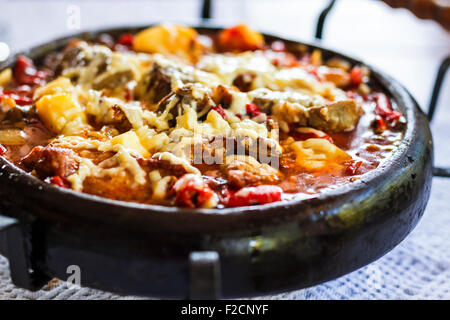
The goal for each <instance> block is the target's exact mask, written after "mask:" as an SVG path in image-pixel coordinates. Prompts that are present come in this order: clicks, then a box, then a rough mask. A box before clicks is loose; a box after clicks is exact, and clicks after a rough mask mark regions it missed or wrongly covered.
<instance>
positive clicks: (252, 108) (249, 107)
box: [245, 103, 262, 118]
mask: <svg viewBox="0 0 450 320" xmlns="http://www.w3.org/2000/svg"><path fill="white" fill-rule="evenodd" d="M245 110H246V111H247V114H248V115H249V116H250V117H252V118H253V117H256V116H257V115H260V114H261V113H262V112H261V110H259V107H258V106H257V105H256V104H254V103H248V104H246V105H245Z"/></svg>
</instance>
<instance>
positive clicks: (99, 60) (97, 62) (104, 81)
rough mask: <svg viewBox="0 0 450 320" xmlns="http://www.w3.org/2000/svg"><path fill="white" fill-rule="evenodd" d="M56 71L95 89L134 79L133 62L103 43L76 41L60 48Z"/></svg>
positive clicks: (117, 84) (118, 84) (121, 83)
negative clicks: (60, 53) (60, 52)
mask: <svg viewBox="0 0 450 320" xmlns="http://www.w3.org/2000/svg"><path fill="white" fill-rule="evenodd" d="M60 59H61V60H60V63H59V66H58V67H57V73H58V74H61V75H63V76H65V77H68V78H70V79H71V80H72V81H74V82H76V83H79V84H85V85H86V84H88V85H90V86H91V87H92V88H93V89H95V90H101V89H115V88H117V87H121V86H124V85H125V84H126V83H128V82H130V81H131V80H134V79H135V78H136V75H135V71H134V70H133V68H132V66H133V63H131V62H129V61H127V58H126V57H125V56H120V55H119V54H117V53H115V52H112V51H111V50H110V49H109V48H108V47H106V46H102V45H89V44H88V43H86V42H84V41H76V42H73V43H71V44H69V46H68V47H67V48H66V49H65V50H64V51H63V54H62V56H61V58H60Z"/></svg>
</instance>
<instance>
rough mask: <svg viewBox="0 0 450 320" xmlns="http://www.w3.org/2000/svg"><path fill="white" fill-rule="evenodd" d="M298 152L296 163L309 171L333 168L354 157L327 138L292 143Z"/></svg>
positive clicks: (296, 152)
mask: <svg viewBox="0 0 450 320" xmlns="http://www.w3.org/2000/svg"><path fill="white" fill-rule="evenodd" d="M291 148H292V150H293V151H294V152H295V154H296V163H297V164H298V165H299V166H301V167H302V168H304V169H305V170H307V171H317V170H325V169H333V168H336V167H339V166H340V164H342V163H344V162H345V161H349V160H351V159H352V157H351V156H350V155H348V154H347V153H346V152H345V151H343V150H341V149H339V148H338V147H337V146H335V145H334V144H332V143H331V142H329V141H328V140H326V139H317V138H312V139H307V140H305V141H297V142H294V143H292V144H291Z"/></svg>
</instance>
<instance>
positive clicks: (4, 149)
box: [0, 144, 6, 156]
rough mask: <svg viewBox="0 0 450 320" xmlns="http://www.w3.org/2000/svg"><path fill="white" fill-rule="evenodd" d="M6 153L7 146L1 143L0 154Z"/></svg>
mask: <svg viewBox="0 0 450 320" xmlns="http://www.w3.org/2000/svg"><path fill="white" fill-rule="evenodd" d="M5 153H6V148H5V147H4V146H2V145H1V144H0V156H2V155H4V154H5Z"/></svg>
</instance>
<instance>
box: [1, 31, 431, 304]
mask: <svg viewBox="0 0 450 320" xmlns="http://www.w3.org/2000/svg"><path fill="white" fill-rule="evenodd" d="M139 29H140V28H120V29H109V30H101V31H95V32H88V33H82V34H76V35H73V36H71V37H67V38H64V39H59V40H55V41H52V42H51V43H47V44H44V45H41V46H37V47H34V48H32V49H30V50H28V51H26V52H24V54H26V55H27V56H29V57H31V58H33V59H36V60H38V61H39V58H40V57H42V56H43V55H44V54H46V53H48V52H50V51H52V50H57V49H60V48H61V47H62V46H64V45H65V44H66V43H67V42H68V41H69V39H70V38H72V37H76V38H83V39H92V38H94V37H96V36H98V35H99V34H100V33H109V34H111V35H113V36H117V35H119V34H122V33H124V32H130V31H131V32H136V31H137V30H139ZM198 30H199V32H201V33H210V32H214V31H216V30H217V29H215V28H198ZM265 37H266V40H267V41H273V40H276V39H279V38H277V37H274V36H270V35H265ZM281 40H284V41H286V43H287V44H288V46H289V45H294V44H297V43H295V42H293V41H289V40H285V39H281ZM307 46H308V47H309V48H310V50H313V49H314V48H318V47H317V46H312V45H307ZM319 49H321V50H322V51H323V54H324V56H325V58H329V57H332V56H333V57H341V58H344V59H347V60H349V61H351V62H352V63H357V64H364V63H362V62H361V61H357V60H355V59H352V58H350V57H347V56H344V55H342V54H339V53H336V52H332V51H329V50H326V49H324V48H319ZM15 58H16V57H11V59H10V60H9V61H7V62H6V63H4V64H2V65H1V66H0V68H1V69H2V68H4V67H7V66H11V65H12V63H13V62H14V61H15ZM365 65H366V64H365ZM370 69H371V71H372V75H373V76H372V78H373V82H374V83H375V85H377V86H380V87H381V88H383V89H384V91H385V92H386V93H387V94H389V95H390V96H391V98H392V99H393V100H394V101H395V103H396V104H397V106H398V108H399V109H400V110H401V112H403V114H404V115H405V117H406V119H407V125H406V131H405V136H404V139H403V141H402V143H401V145H400V146H399V147H398V150H396V151H395V153H394V154H393V155H392V156H391V157H390V158H389V159H388V161H385V162H384V163H383V164H382V165H380V166H379V167H378V168H377V169H375V170H373V171H371V172H369V173H367V174H365V175H363V176H362V178H361V179H360V180H359V181H357V182H353V183H352V184H347V185H343V186H341V187H339V188H337V189H334V190H329V191H326V192H324V193H323V194H320V195H319V196H318V197H317V198H314V199H308V200H294V201H291V202H279V203H272V204H268V205H261V206H252V207H243V208H228V209H220V210H218V209H212V210H203V209H195V210H191V209H180V208H169V207H162V206H156V205H142V204H134V203H126V202H120V201H113V200H108V199H104V198H100V197H96V196H91V195H87V194H81V193H77V192H74V191H71V190H66V189H62V188H58V187H55V186H53V185H50V184H46V183H43V182H41V181H40V180H38V179H37V178H35V177H33V176H31V175H29V174H27V173H26V172H24V171H22V170H20V169H18V168H17V167H15V166H13V165H12V164H11V163H9V162H8V161H6V160H5V159H3V158H1V157H0V199H1V201H0V206H1V214H2V215H3V216H4V217H3V218H1V219H0V224H1V226H0V250H1V251H0V252H2V253H3V254H4V255H5V256H6V257H8V259H9V261H10V268H11V275H12V279H13V281H14V283H15V284H16V285H19V286H22V287H25V288H28V289H38V288H40V287H41V286H42V285H43V284H45V283H46V282H47V281H48V280H49V279H51V278H53V277H57V278H60V279H63V280H65V279H67V278H68V277H69V276H70V275H71V274H72V273H71V272H72V271H73V270H74V269H71V267H70V266H77V267H79V270H80V271H81V285H84V286H88V287H92V288H99V289H104V290H108V291H113V292H117V293H122V294H134V295H143V296H150V297H163V298H217V297H224V298H229V297H248V296H256V295H266V294H270V293H276V292H283V291H289V290H294V289H300V288H305V287H308V286H312V285H315V284H318V283H321V282H324V281H328V280H331V279H334V278H337V277H339V276H342V275H344V274H346V273H348V272H351V271H353V270H356V269H358V268H360V267H362V266H364V265H366V264H368V263H370V262H372V261H374V260H376V259H378V258H379V257H381V256H382V255H384V254H385V253H387V252H388V251H389V250H391V249H392V248H394V247H395V246H396V245H397V244H398V243H400V242H401V241H402V240H403V239H404V238H405V237H406V236H407V235H408V234H409V233H410V232H411V230H412V229H413V228H414V227H415V226H416V224H417V223H418V221H419V219H420V217H421V216H422V214H423V212H424V209H425V206H426V204H427V201H428V198H429V195H430V187H431V180H432V164H433V145H432V138H431V133H430V130H429V124H428V120H427V118H426V117H425V115H424V114H423V113H422V111H421V110H420V109H419V107H418V105H417V103H416V102H415V101H414V99H413V98H412V96H411V95H410V94H409V93H408V92H407V90H406V89H405V88H404V87H403V86H402V85H401V84H399V83H398V82H397V81H396V80H394V79H393V78H391V77H390V76H388V75H386V74H384V73H382V72H380V71H378V70H376V69H374V68H370ZM72 268H73V267H72Z"/></svg>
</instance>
